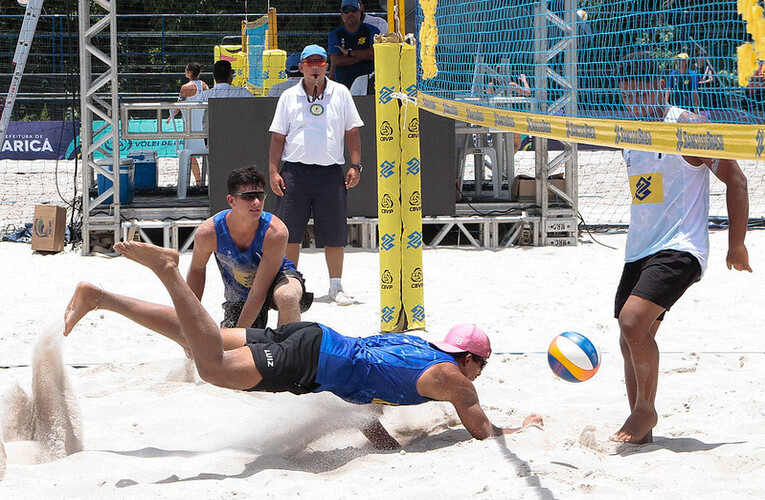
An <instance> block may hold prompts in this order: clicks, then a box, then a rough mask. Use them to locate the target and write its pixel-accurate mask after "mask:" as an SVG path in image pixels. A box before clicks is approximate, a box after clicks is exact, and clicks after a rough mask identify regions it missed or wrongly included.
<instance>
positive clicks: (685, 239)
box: [611, 52, 752, 443]
mask: <svg viewBox="0 0 765 500" xmlns="http://www.w3.org/2000/svg"><path fill="white" fill-rule="evenodd" d="M659 75H660V73H659V69H658V67H657V64H656V62H655V60H654V59H653V57H652V56H651V55H649V54H648V53H647V52H636V53H633V54H630V55H629V56H627V57H626V58H624V59H623V60H622V61H621V63H620V66H619V68H618V82H619V90H620V92H621V97H622V101H623V103H624V105H625V106H626V107H627V109H628V111H629V112H630V114H631V115H632V116H634V117H635V118H638V119H641V120H651V121H665V122H668V123H680V122H698V121H701V120H702V119H701V118H700V117H699V116H698V115H695V114H693V113H690V112H689V111H686V110H684V109H681V108H677V107H674V106H670V105H669V103H668V102H667V99H666V94H665V89H664V80H663V79H662V78H661V77H660V76H659ZM624 158H625V160H626V162H627V175H628V177H629V182H630V190H631V192H632V208H631V212H630V227H629V233H628V236H627V249H626V258H625V260H626V264H625V266H624V271H623V273H622V277H621V281H620V283H619V288H618V290H617V292H616V301H615V302H616V303H615V317H616V318H617V319H618V320H619V329H620V330H621V337H620V339H619V344H620V347H621V351H622V357H623V358H624V378H625V383H626V386H627V398H628V400H629V404H630V411H631V413H630V416H629V417H628V418H627V420H626V421H625V422H624V425H622V427H621V429H619V430H618V431H617V432H616V434H614V435H613V436H612V438H611V439H612V440H615V441H621V442H630V443H648V442H651V440H652V437H653V436H652V429H653V427H654V426H655V425H656V423H657V421H658V416H657V413H656V408H655V406H654V401H655V399H656V386H657V382H658V378H659V349H658V346H657V344H656V341H655V336H656V332H657V330H658V329H659V325H660V324H661V321H662V319H663V318H664V313H665V312H666V311H668V310H669V309H670V307H672V305H673V304H674V303H675V302H676V301H677V300H678V299H679V298H680V297H681V296H682V295H683V293H684V292H685V290H686V289H687V288H688V287H689V286H691V285H692V284H693V283H695V282H696V281H698V280H699V278H700V277H701V274H702V273H703V271H704V268H705V267H706V264H707V255H708V253H709V236H708V220H709V171H710V170H711V171H712V173H714V174H715V176H717V178H718V179H720V180H721V181H722V182H723V183H725V185H726V203H727V209H728V218H729V229H728V255H727V258H726V262H727V265H728V269H736V270H739V271H744V270H746V271H749V272H751V271H752V269H751V268H750V267H749V256H748V253H747V249H746V246H745V245H744V238H745V236H746V229H747V223H748V219H749V194H748V191H747V181H746V177H745V176H744V174H743V172H742V171H741V169H740V168H739V166H738V164H737V163H736V161H734V160H725V159H715V158H701V157H695V156H682V155H672V154H666V153H654V152H646V151H637V150H625V151H624Z"/></svg>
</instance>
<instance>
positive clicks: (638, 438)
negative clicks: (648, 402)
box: [610, 406, 659, 444]
mask: <svg viewBox="0 0 765 500" xmlns="http://www.w3.org/2000/svg"><path fill="white" fill-rule="evenodd" d="M658 419H659V418H658V416H657V415H656V410H655V409H654V408H653V407H650V406H649V407H645V406H643V407H641V406H636V407H635V409H634V410H632V414H630V416H629V417H627V420H626V421H625V422H624V425H622V428H621V429H619V431H618V432H617V433H616V434H614V435H613V436H611V438H610V440H611V441H617V442H621V443H632V444H645V443H650V442H652V441H653V432H652V429H653V428H654V426H655V425H656V422H658Z"/></svg>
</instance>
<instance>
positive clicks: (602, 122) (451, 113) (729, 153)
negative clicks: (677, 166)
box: [417, 92, 765, 160]
mask: <svg viewBox="0 0 765 500" xmlns="http://www.w3.org/2000/svg"><path fill="white" fill-rule="evenodd" d="M417 102H418V106H419V107H421V108H422V109H425V110H426V111H429V112H431V113H435V114H437V115H441V116H445V117H447V118H454V119H456V120H461V121H466V122H469V123H474V124H477V125H483V126H486V127H491V128H496V129H500V130H508V131H512V132H520V133H522V134H528V135H532V136H537V137H545V138H548V139H558V140H563V141H570V142H578V143H584V144H593V145H597V146H608V147H614V148H623V149H637V150H641V151H653V152H657V153H667V154H679V155H685V156H698V157H705V158H730V159H736V160H762V159H763V154H765V125H737V124H728V123H704V122H696V123H664V122H647V121H631V120H613V119H602V118H570V117H566V116H557V115H540V114H535V113H525V112H522V111H510V110H506V109H499V108H493V107H489V106H484V105H480V104H475V103H470V102H465V101H455V100H451V99H443V98H441V97H435V96H431V95H429V94H425V93H422V92H420V93H419V96H418V101H417Z"/></svg>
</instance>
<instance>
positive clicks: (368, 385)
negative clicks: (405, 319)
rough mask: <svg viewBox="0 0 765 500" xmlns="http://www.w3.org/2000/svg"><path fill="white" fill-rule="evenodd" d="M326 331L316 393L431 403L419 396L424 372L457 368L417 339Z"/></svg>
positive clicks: (373, 400)
mask: <svg viewBox="0 0 765 500" xmlns="http://www.w3.org/2000/svg"><path fill="white" fill-rule="evenodd" d="M319 326H320V327H321V329H322V338H321V349H320V352H319V365H318V368H317V371H316V383H318V384H321V387H319V388H318V389H316V391H315V392H322V391H330V392H332V393H333V394H335V395H337V396H339V397H341V398H342V399H344V400H346V401H348V402H350V403H356V404H367V403H384V404H392V405H416V404H420V403H424V402H426V401H430V399H429V398H426V397H424V396H421V395H420V394H419V393H418V392H417V380H419V378H420V376H421V375H422V373H423V372H424V371H425V370H427V369H428V368H430V367H431V366H433V365H435V364H438V363H452V364H455V365H456V364H457V362H456V361H454V358H453V357H452V356H450V355H449V354H446V353H444V352H441V351H439V350H438V349H435V348H433V347H431V346H430V344H429V343H428V342H427V341H426V340H423V339H421V338H420V337H415V336H414V335H403V334H384V335H374V336H372V337H366V338H356V337H346V336H344V335H340V334H339V333H337V332H336V331H334V330H332V329H331V328H329V327H327V326H324V325H319Z"/></svg>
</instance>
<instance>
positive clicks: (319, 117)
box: [269, 79, 364, 166]
mask: <svg viewBox="0 0 765 500" xmlns="http://www.w3.org/2000/svg"><path fill="white" fill-rule="evenodd" d="M326 81H327V86H326V88H325V89H324V97H323V98H322V99H319V100H316V101H315V102H313V103H309V102H308V95H307V94H306V92H305V88H304V87H303V81H302V80H301V81H300V82H299V83H298V84H297V85H295V86H294V87H291V88H289V89H287V90H285V91H284V93H283V94H282V95H281V96H280V97H279V103H278V104H277V105H276V112H275V113H274V120H273V121H272V122H271V127H270V128H269V131H270V132H276V133H277V134H282V135H284V136H286V141H285V144H284V151H283V152H282V160H283V161H289V162H293V163H305V164H308V165H323V166H327V165H343V164H345V156H344V153H345V151H344V150H345V132H347V131H348V130H351V129H354V128H358V127H361V126H363V125H364V122H363V121H361V117H360V116H359V112H358V111H357V110H356V104H355V103H354V102H353V98H352V97H351V92H350V91H349V90H348V89H347V88H346V87H345V85H341V84H339V83H336V82H333V81H332V80H329V79H327V80H326Z"/></svg>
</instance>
